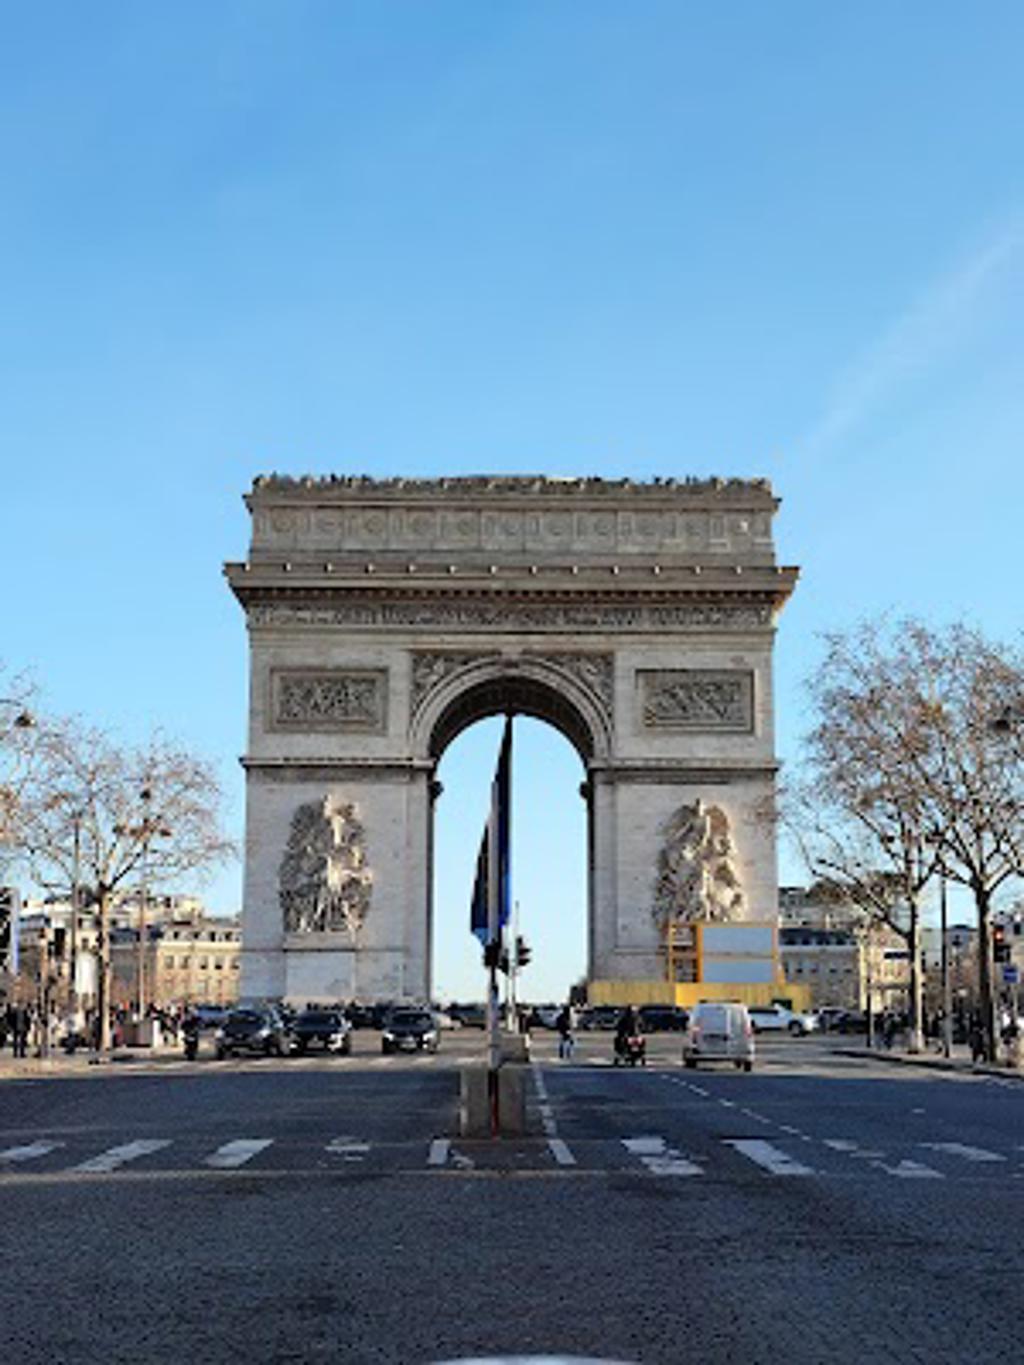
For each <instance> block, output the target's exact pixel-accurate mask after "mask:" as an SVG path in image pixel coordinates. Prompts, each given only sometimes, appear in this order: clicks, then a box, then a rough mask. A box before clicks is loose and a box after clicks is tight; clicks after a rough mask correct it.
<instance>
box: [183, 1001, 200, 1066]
mask: <svg viewBox="0 0 1024 1365" xmlns="http://www.w3.org/2000/svg"><path fill="white" fill-rule="evenodd" d="M181 1036H182V1039H183V1040H184V1044H185V1056H186V1057H187V1058H188V1060H189V1061H192V1060H194V1058H195V1056H196V1054H197V1053H198V1051H199V1017H198V1015H196V1014H195V1013H194V1012H193V1011H192V1010H189V1012H188V1013H187V1014H186V1015H185V1017H184V1019H183V1020H182V1021H181Z"/></svg>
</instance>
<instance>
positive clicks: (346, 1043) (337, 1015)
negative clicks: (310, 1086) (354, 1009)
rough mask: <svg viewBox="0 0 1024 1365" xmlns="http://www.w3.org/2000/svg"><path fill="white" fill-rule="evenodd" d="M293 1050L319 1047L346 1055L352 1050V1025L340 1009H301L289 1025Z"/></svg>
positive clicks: (301, 1051) (298, 1050) (301, 1050)
mask: <svg viewBox="0 0 1024 1365" xmlns="http://www.w3.org/2000/svg"><path fill="white" fill-rule="evenodd" d="M291 1047H292V1051H293V1052H298V1053H303V1052H308V1051H309V1050H310V1048H314V1047H320V1048H323V1050H324V1051H325V1052H337V1053H340V1054H341V1055H342V1056H343V1057H347V1056H348V1055H349V1053H350V1052H351V1051H352V1025H351V1024H350V1023H349V1021H348V1020H347V1019H346V1018H345V1015H344V1014H343V1013H342V1011H341V1010H303V1011H302V1013H301V1014H300V1015H299V1016H298V1018H297V1019H296V1020H295V1023H294V1024H292V1026H291Z"/></svg>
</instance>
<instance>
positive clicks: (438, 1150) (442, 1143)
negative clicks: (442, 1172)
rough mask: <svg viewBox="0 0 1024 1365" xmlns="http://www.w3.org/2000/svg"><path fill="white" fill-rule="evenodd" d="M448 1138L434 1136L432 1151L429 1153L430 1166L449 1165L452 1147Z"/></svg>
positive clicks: (428, 1162) (428, 1163)
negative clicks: (449, 1152)
mask: <svg viewBox="0 0 1024 1365" xmlns="http://www.w3.org/2000/svg"><path fill="white" fill-rule="evenodd" d="M451 1145H452V1144H451V1142H450V1140H449V1139H448V1138H434V1140H433V1142H432V1143H431V1144H430V1151H429V1152H428V1153H427V1165H428V1166H447V1164H448V1149H449V1148H450V1147H451Z"/></svg>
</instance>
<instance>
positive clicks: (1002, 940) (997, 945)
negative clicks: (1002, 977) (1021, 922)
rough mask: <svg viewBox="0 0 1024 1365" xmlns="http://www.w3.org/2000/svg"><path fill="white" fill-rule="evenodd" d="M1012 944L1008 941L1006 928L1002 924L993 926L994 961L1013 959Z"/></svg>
mask: <svg viewBox="0 0 1024 1365" xmlns="http://www.w3.org/2000/svg"><path fill="white" fill-rule="evenodd" d="M1011 958H1012V953H1011V947H1010V944H1009V943H1007V941H1006V928H1005V926H1004V925H1002V924H994V925H993V926H992V959H993V961H994V962H1009V961H1011Z"/></svg>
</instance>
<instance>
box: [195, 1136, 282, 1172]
mask: <svg viewBox="0 0 1024 1365" xmlns="http://www.w3.org/2000/svg"><path fill="white" fill-rule="evenodd" d="M273 1140H274V1139H273V1138H236V1139H235V1141H234V1142H225V1144H224V1146H223V1147H218V1148H217V1150H216V1151H215V1152H211V1153H210V1155H209V1156H208V1157H206V1159H205V1161H204V1165H206V1166H212V1167H214V1169H215V1170H218V1171H230V1170H233V1169H234V1168H235V1167H236V1166H244V1165H245V1163H246V1162H247V1161H251V1160H252V1159H253V1157H254V1156H255V1155H256V1153H257V1152H262V1151H263V1149H264V1148H265V1147H269V1146H270V1144H271V1143H272V1142H273Z"/></svg>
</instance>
